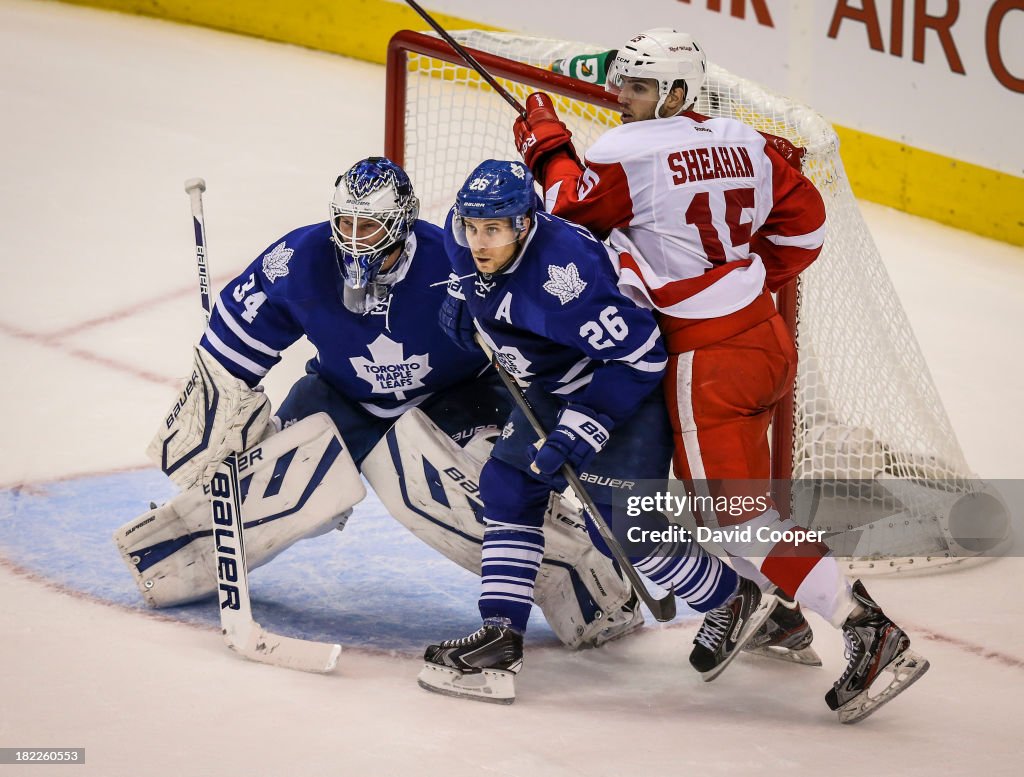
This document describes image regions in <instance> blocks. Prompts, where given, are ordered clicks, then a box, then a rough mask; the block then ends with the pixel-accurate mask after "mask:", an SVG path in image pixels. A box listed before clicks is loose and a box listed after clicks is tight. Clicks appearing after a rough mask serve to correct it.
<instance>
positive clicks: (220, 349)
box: [206, 329, 268, 378]
mask: <svg viewBox="0 0 1024 777" xmlns="http://www.w3.org/2000/svg"><path fill="white" fill-rule="evenodd" d="M206 339H207V340H208V341H209V343H210V345H212V346H213V347H214V349H215V350H216V351H217V353H219V354H220V355H221V356H223V357H224V358H225V359H229V360H231V361H232V362H234V363H235V364H237V365H238V366H239V367H241V368H242V369H243V370H245V371H246V372H249V373H252V374H253V375H255V376H256V377H257V378H262V377H263V376H264V375H266V374H267V371H268V368H267V367H263V366H261V365H259V364H257V363H256V362H254V361H253V360H252V359H247V358H245V357H244V356H242V354H240V353H239V352H238V351H236V350H234V349H233V348H229V347H228V346H226V345H225V344H224V341H223V340H221V339H220V338H219V337H217V335H216V333H215V332H214V331H213V330H212V329H207V330H206Z"/></svg>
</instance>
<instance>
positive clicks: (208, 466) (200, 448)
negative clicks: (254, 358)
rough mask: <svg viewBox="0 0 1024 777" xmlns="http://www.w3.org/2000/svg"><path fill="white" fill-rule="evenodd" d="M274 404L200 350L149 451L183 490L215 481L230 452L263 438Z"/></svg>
mask: <svg viewBox="0 0 1024 777" xmlns="http://www.w3.org/2000/svg"><path fill="white" fill-rule="evenodd" d="M269 421H270V400H269V399H267V397H266V395H265V394H264V393H263V389H252V388H250V387H249V386H248V385H247V384H246V383H245V381H242V380H239V379H238V378H236V377H235V376H234V375H232V374H231V373H229V372H228V371H227V370H226V369H224V367H223V366H222V365H221V363H220V362H218V361H217V360H216V359H215V358H214V357H213V356H211V355H210V354H209V353H208V352H207V351H206V349H205V348H203V347H202V346H197V347H196V349H195V361H194V363H193V366H192V374H191V377H190V378H189V379H188V381H187V382H186V384H185V388H184V389H183V390H182V392H181V394H180V395H179V397H178V400H177V402H175V403H174V406H173V407H172V408H171V409H170V411H168V413H167V415H166V417H165V419H164V422H163V424H161V426H160V429H159V430H158V431H157V433H156V436H155V437H154V438H153V441H152V442H151V443H150V444H149V448H147V450H146V452H147V453H148V454H149V456H150V458H152V459H153V460H154V461H156V462H157V463H158V464H159V465H160V469H162V470H163V471H164V473H165V474H166V475H167V477H169V478H170V479H171V480H173V481H174V482H175V483H176V484H177V485H178V486H180V487H181V488H182V489H188V488H191V487H192V486H195V485H197V484H199V483H209V482H210V480H212V479H213V475H214V473H215V472H216V471H217V467H218V466H220V463H221V462H222V461H223V460H224V459H225V458H226V457H227V455H228V454H229V453H238V452H240V451H244V450H245V449H246V448H249V447H250V446H252V445H255V444H256V443H257V442H259V440H260V439H261V438H262V436H263V433H264V431H265V430H266V428H267V423H268V422H269Z"/></svg>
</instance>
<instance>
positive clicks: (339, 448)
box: [114, 413, 366, 607]
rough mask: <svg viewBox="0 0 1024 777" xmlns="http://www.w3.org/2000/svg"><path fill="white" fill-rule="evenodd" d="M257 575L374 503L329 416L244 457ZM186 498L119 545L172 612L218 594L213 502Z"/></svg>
mask: <svg viewBox="0 0 1024 777" xmlns="http://www.w3.org/2000/svg"><path fill="white" fill-rule="evenodd" d="M238 471H239V486H240V491H241V495H242V512H243V515H244V520H245V523H244V526H245V550H246V559H247V561H248V566H249V569H250V570H251V569H255V568H256V567H259V566H262V565H263V564H266V563H267V562H269V561H270V560H271V559H273V558H274V557H275V556H277V555H278V554H279V553H280V552H281V551H283V550H285V549H286V548H288V547H290V546H291V545H294V544H295V543H296V542H298V541H299V540H302V539H306V538H309V537H317V536H319V535H321V534H326V533H327V532H329V531H331V530H332V529H336V528H338V527H339V526H341V525H343V524H344V522H345V521H346V520H347V519H348V516H349V515H350V514H351V508H352V506H353V505H354V504H356V503H357V502H359V501H360V500H361V499H363V497H365V496H366V487H365V486H364V485H363V481H362V479H361V478H360V477H359V471H358V470H357V469H356V466H355V463H353V461H352V456H351V455H350V454H349V452H348V448H347V447H345V444H344V442H343V441H342V439H341V436H340V435H339V434H338V430H337V429H336V428H335V426H334V423H333V422H332V421H331V419H330V416H328V415H327V414H326V413H316V414H314V415H311V416H309V417H308V418H304V419H303V420H301V421H299V422H298V423H295V424H293V425H291V426H289V427H288V428H286V429H285V430H284V431H281V432H278V433H277V434H274V435H272V436H270V437H268V438H267V439H266V440H264V441H263V442H262V443H260V444H259V445H256V446H253V447H252V448H250V449H248V450H247V451H245V452H244V453H241V454H239V455H238ZM205 488H206V487H203V486H195V487H193V488H190V489H189V490H187V491H184V492H182V493H181V494H179V495H178V496H176V497H175V498H174V499H172V500H171V501H170V502H168V503H167V504H165V505H163V506H161V507H157V508H155V509H152V510H150V511H148V512H146V513H144V514H143V515H141V516H139V517H138V518H136V519H135V520H133V521H130V522H129V523H127V524H125V525H124V526H122V527H121V528H120V529H118V530H117V531H116V532H115V533H114V542H115V544H116V545H117V547H118V550H119V551H120V552H121V556H122V558H124V560H125V563H126V564H127V565H128V568H129V569H130V570H131V572H132V575H133V577H134V578H135V583H136V585H137V586H138V587H139V591H140V592H141V593H142V597H143V598H144V599H145V600H146V603H147V604H149V605H150V606H152V607H169V606H172V605H176V604H184V603H186V602H192V601H195V600H197V599H201V598H203V597H205V596H209V595H211V594H213V593H214V591H216V590H217V572H216V570H215V568H214V553H213V531H212V522H211V516H210V500H209V497H208V496H207V493H206V492H205Z"/></svg>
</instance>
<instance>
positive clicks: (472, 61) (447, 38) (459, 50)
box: [405, 0, 526, 119]
mask: <svg viewBox="0 0 1024 777" xmlns="http://www.w3.org/2000/svg"><path fill="white" fill-rule="evenodd" d="M405 2H406V3H408V5H409V7H410V8H412V10H414V11H415V12H416V13H418V14H419V15H420V16H422V17H423V21H425V22H426V23H427V24H429V25H430V26H431V27H433V29H434V32H436V33H437V34H438V35H440V36H441V38H442V39H443V40H444V42H445V43H447V44H448V45H449V46H451V47H452V48H453V49H454V50H455V53H456V54H458V55H459V56H460V57H462V60H463V61H464V62H465V63H466V64H467V65H469V66H470V67H471V68H473V70H475V71H476V72H477V73H479V74H480V77H481V78H482V79H483V80H484V81H486V82H487V83H488V84H490V85H491V88H492V89H494V91H495V92H497V93H498V94H499V95H501V97H502V98H504V100H505V102H507V103H508V104H509V105H511V106H512V107H513V108H515V109H516V110H517V111H519V115H520V116H522V117H523V118H524V119H525V118H526V108H524V107H523V104H522V103H521V102H519V101H518V100H517V99H516V98H515V97H513V96H512V95H511V94H509V92H508V90H507V89H506V88H505V87H503V86H502V85H501V84H499V83H498V81H497V80H496V79H495V78H494V76H492V75H491V74H490V73H488V72H487V71H486V70H484V66H483V65H481V64H480V63H479V62H477V60H476V57H474V56H473V55H472V54H470V53H469V52H468V51H466V49H465V47H464V46H463V45H462V44H461V43H459V42H458V41H457V40H455V38H453V37H452V36H451V35H450V34H449V33H448V31H447V30H445V28H444V27H442V26H441V25H440V24H438V23H437V21H435V20H434V17H433V16H431V15H430V14H429V13H427V12H426V10H424V8H423V7H422V6H421V5H420V4H419V3H417V2H416V0H405Z"/></svg>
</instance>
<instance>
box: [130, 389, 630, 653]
mask: <svg viewBox="0 0 1024 777" xmlns="http://www.w3.org/2000/svg"><path fill="white" fill-rule="evenodd" d="M496 434H497V430H495V429H491V430H490V431H486V430H485V431H483V432H478V433H477V435H476V436H475V437H474V438H473V439H472V440H471V441H470V442H469V443H468V444H467V445H466V447H465V448H460V447H459V445H458V444H457V443H455V442H454V441H453V440H452V439H451V438H450V437H448V436H447V435H446V434H445V433H444V432H442V431H441V430H440V429H439V428H438V427H437V426H436V425H435V424H434V423H433V422H432V421H430V419H429V418H427V416H426V415H425V414H424V413H423V412H422V411H420V410H419V409H413V410H410V411H408V412H407V413H405V415H403V416H402V418H401V419H399V421H398V422H397V423H396V424H395V425H394V426H393V427H392V428H391V430H390V431H389V432H388V433H387V434H386V435H385V437H384V438H383V439H382V440H381V441H380V442H379V443H378V444H377V446H376V447H375V448H374V449H373V451H372V452H371V453H370V454H369V456H367V457H366V459H365V460H364V461H363V466H362V470H363V475H364V476H365V477H366V479H367V481H369V482H370V484H371V485H372V486H373V488H374V490H375V491H376V493H377V495H378V497H379V498H380V500H381V502H382V503H383V504H384V506H385V507H386V508H387V509H388V511H389V512H390V513H391V514H392V515H393V516H394V517H395V518H396V519H397V520H398V521H399V522H400V523H402V524H403V525H404V526H405V527H406V528H408V529H409V530H410V531H412V532H413V533H414V534H415V535H416V536H417V537H419V538H420V539H421V540H423V541H424V542H425V543H427V544H428V545H429V546H431V547H432V548H434V549H435V550H438V551H439V552H441V553H442V554H444V555H445V556H446V557H448V558H449V559H451V560H452V561H454V562H455V563H457V564H459V566H461V567H463V568H464V569H468V570H470V571H472V572H474V573H476V574H480V548H481V543H482V541H483V531H484V525H483V522H482V504H481V502H480V501H479V497H478V496H477V492H478V485H477V484H478V482H479V474H480V469H481V467H482V466H483V462H484V461H485V460H486V459H487V455H488V453H489V451H490V447H491V445H492V442H493V437H494V436H496ZM239 477H240V483H241V492H242V497H243V501H242V511H243V515H244V525H245V538H246V554H247V559H248V565H249V569H250V570H252V569H255V568H257V567H259V566H262V565H263V564H266V563H267V562H269V561H271V560H272V559H273V558H274V557H276V556H277V555H278V554H280V553H281V552H282V551H284V550H285V549H286V548H288V547H290V546H291V545H293V544H295V543H296V542H298V541H299V540H301V539H306V538H310V537H316V536H320V535H322V534H325V533H327V532H329V531H331V530H333V529H336V528H337V529H340V528H343V527H344V525H345V522H346V520H347V519H348V516H349V515H350V514H351V508H352V507H353V506H354V505H355V504H356V503H357V502H359V501H360V500H361V499H362V498H363V497H364V496H365V493H366V492H365V488H364V486H363V483H362V480H361V479H360V477H359V471H358V469H357V468H356V466H355V464H354V463H353V461H352V457H351V455H350V454H349V452H348V449H347V447H346V446H345V445H344V443H343V441H342V439H341V436H340V435H339V434H338V431H337V429H336V428H335V426H334V424H333V423H332V422H331V420H330V418H329V416H327V415H326V414H325V413H317V414H314V415H312V416H309V417H308V418H305V419H303V420H302V421H299V422H298V423H295V424H293V425H291V426H289V427H287V428H286V429H285V430H283V431H281V432H278V433H277V434H274V435H272V436H271V437H269V438H267V439H266V440H264V441H263V442H262V443H261V444H259V445H257V446H254V447H252V448H250V449H249V450H247V451H245V452H244V453H242V454H239ZM209 515H210V513H209V498H208V496H207V495H206V494H205V493H204V488H203V487H200V486H196V487H194V488H191V489H189V490H187V491H184V492H182V493H181V494H179V495H178V496H177V497H175V498H174V499H172V500H171V501H170V502H168V503H167V504H165V505H163V506H161V507H157V508H154V509H152V510H149V511H148V512H146V513H144V514H143V515H141V516H139V517H138V518H136V519H135V520H133V521H130V522H129V523H127V524H125V525H124V526H122V527H121V528H120V529H118V530H117V532H116V533H115V534H114V541H115V543H116V545H117V547H118V550H119V551H120V553H121V556H122V558H123V559H124V561H125V563H126V564H127V566H128V568H129V570H130V571H131V573H132V575H133V577H134V579H135V582H136V585H137V586H138V588H139V591H140V592H141V594H142V596H143V598H144V599H145V601H146V603H147V604H149V605H150V606H151V607H158V608H159V607H169V606H173V605H178V604H185V603H187V602H192V601H196V600H198V599H201V598H204V597H206V596H209V595H210V594H212V593H213V592H214V591H215V590H216V589H217V586H218V578H217V570H216V569H215V568H214V553H213V543H214V537H213V532H212V530H211V527H210V518H209ZM545 523H546V530H547V531H549V534H548V544H547V549H546V552H545V557H544V561H543V563H542V565H541V570H540V574H539V575H538V580H537V603H538V604H539V605H540V606H541V609H542V610H543V612H544V615H545V617H546V618H547V620H548V622H549V624H550V625H551V628H552V630H553V631H554V632H555V634H556V635H557V636H558V638H559V639H560V640H561V641H562V642H563V643H564V644H565V645H567V646H568V647H571V648H581V647H591V646H597V645H601V644H603V643H604V642H607V641H608V640H610V639H614V638H616V637H618V636H622V635H623V634H626V633H628V632H629V631H632V630H633V629H635V628H637V627H639V626H640V625H641V624H642V623H643V616H642V614H641V612H640V610H639V608H638V607H637V604H636V597H635V596H633V592H632V590H631V589H630V587H629V584H628V583H627V582H626V581H624V580H623V579H622V578H621V577H620V575H619V574H618V572H617V571H616V569H615V567H614V565H613V564H612V562H611V560H610V559H608V558H606V557H605V556H604V555H602V554H601V553H600V552H599V551H597V549H596V548H594V546H593V545H592V544H591V542H590V539H589V537H588V536H587V533H586V528H585V526H584V523H583V519H582V516H581V515H580V513H579V510H578V509H577V508H575V507H573V506H571V505H570V504H569V503H567V502H565V501H564V500H563V499H561V498H559V497H558V496H557V495H553V496H552V499H551V502H550V503H549V506H548V511H547V515H546V517H545Z"/></svg>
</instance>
